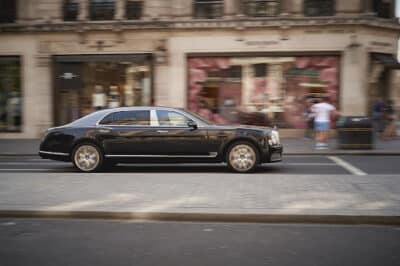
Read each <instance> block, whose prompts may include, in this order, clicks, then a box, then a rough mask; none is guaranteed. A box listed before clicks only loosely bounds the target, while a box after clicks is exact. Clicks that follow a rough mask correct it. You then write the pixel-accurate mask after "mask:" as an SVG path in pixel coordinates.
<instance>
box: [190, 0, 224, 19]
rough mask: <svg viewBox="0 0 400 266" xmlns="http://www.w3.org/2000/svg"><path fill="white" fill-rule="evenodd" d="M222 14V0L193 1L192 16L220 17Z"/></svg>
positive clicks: (204, 17)
mask: <svg viewBox="0 0 400 266" xmlns="http://www.w3.org/2000/svg"><path fill="white" fill-rule="evenodd" d="M223 14H224V1H222V0H197V1H194V17H195V18H199V19H201V18H203V19H215V18H221V17H222V16H223Z"/></svg>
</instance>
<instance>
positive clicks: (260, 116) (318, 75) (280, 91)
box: [187, 55, 340, 129]
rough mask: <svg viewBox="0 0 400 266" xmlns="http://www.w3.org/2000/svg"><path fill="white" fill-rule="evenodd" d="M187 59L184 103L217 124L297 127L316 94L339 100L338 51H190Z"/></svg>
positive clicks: (333, 100)
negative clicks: (283, 53)
mask: <svg viewBox="0 0 400 266" xmlns="http://www.w3.org/2000/svg"><path fill="white" fill-rule="evenodd" d="M187 65H188V68H189V71H188V73H189V80H188V90H189V92H188V97H187V100H188V102H187V106H188V109H189V110H190V111H192V112H195V113H197V114H199V115H201V116H202V117H204V118H206V119H207V120H210V121H213V122H214V123H217V124H248V125H259V126H274V125H277V126H278V127H279V128H298V129H300V128H305V127H306V126H307V121H306V120H305V119H304V111H305V110H306V109H307V107H308V106H309V105H310V104H311V103H312V102H313V101H314V100H316V99H317V98H320V97H328V98H329V101H330V102H331V103H332V104H333V105H335V106H337V104H338V99H339V97H338V93H339V91H340V90H339V87H338V86H339V84H340V82H339V80H338V73H339V72H340V70H339V67H340V64H339V57H338V56H334V55H327V56H290V57H287V56H273V57H267V56H256V57H254V56H244V55H241V56H237V57H235V56H231V57H228V56H220V57H190V58H189V59H188V64H187ZM239 70H240V71H239Z"/></svg>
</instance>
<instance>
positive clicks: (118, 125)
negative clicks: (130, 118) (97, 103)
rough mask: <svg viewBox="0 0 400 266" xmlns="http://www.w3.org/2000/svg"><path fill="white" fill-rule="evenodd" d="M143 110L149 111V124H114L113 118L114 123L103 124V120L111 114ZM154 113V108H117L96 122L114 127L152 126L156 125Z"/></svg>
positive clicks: (98, 124)
mask: <svg viewBox="0 0 400 266" xmlns="http://www.w3.org/2000/svg"><path fill="white" fill-rule="evenodd" d="M143 111H147V112H149V119H150V120H149V124H148V125H120V124H114V121H113V119H111V121H112V123H111V124H102V122H103V121H104V120H105V119H107V118H108V117H110V116H113V115H115V114H117V113H126V112H143ZM153 117H154V116H153V115H152V110H149V109H137V110H116V111H113V112H110V113H107V114H105V115H104V116H103V117H102V118H101V119H99V121H98V122H97V123H96V125H97V126H104V127H108V126H113V127H137V128H143V127H152V126H155V125H154V124H153V121H154V119H153Z"/></svg>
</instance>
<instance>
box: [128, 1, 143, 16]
mask: <svg viewBox="0 0 400 266" xmlns="http://www.w3.org/2000/svg"><path fill="white" fill-rule="evenodd" d="M124 1H125V18H126V19H127V20H140V19H142V18H143V11H144V5H145V1H143V0H124ZM129 3H138V4H139V6H140V14H139V17H135V18H134V17H129V16H128V10H129V9H128V4H129Z"/></svg>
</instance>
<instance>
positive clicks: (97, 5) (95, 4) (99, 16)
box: [89, 0, 115, 20]
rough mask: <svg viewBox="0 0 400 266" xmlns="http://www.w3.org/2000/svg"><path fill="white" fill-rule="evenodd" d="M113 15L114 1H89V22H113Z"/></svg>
mask: <svg viewBox="0 0 400 266" xmlns="http://www.w3.org/2000/svg"><path fill="white" fill-rule="evenodd" d="M114 13H115V1H114V0H91V1H90V6H89V14H90V19H91V20H113V19H114Z"/></svg>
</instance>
